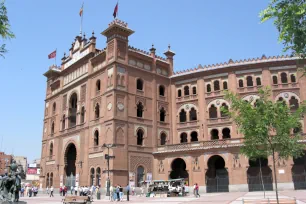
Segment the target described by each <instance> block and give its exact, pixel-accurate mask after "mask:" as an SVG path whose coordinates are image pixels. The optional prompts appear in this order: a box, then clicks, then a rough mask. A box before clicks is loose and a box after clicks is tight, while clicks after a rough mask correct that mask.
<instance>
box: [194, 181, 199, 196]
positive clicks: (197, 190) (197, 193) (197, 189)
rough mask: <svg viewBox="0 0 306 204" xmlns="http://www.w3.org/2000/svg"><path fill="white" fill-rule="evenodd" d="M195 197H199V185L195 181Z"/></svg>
mask: <svg viewBox="0 0 306 204" xmlns="http://www.w3.org/2000/svg"><path fill="white" fill-rule="evenodd" d="M195 185H196V198H197V197H200V194H199V185H198V184H197V183H196V184H195Z"/></svg>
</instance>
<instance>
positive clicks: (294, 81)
mask: <svg viewBox="0 0 306 204" xmlns="http://www.w3.org/2000/svg"><path fill="white" fill-rule="evenodd" d="M290 79H291V83H296V78H295V75H294V74H291V75H290Z"/></svg>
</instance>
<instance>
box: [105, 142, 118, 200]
mask: <svg viewBox="0 0 306 204" xmlns="http://www.w3.org/2000/svg"><path fill="white" fill-rule="evenodd" d="M102 147H104V148H107V154H105V159H106V160H107V184H106V188H107V190H106V196H110V192H109V188H110V179H109V160H110V159H114V158H115V156H110V155H109V149H110V148H112V147H116V145H115V144H105V143H104V144H103V146H102Z"/></svg>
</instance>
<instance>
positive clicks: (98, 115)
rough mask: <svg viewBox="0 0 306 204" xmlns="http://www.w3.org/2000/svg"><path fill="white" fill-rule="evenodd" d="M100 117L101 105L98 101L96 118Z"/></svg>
mask: <svg viewBox="0 0 306 204" xmlns="http://www.w3.org/2000/svg"><path fill="white" fill-rule="evenodd" d="M99 117H100V105H99V104H98V103H97V104H96V107H95V119H98V118H99Z"/></svg>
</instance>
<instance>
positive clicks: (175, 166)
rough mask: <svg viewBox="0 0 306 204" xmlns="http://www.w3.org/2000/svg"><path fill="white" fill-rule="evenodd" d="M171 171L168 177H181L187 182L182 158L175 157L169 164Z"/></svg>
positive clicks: (186, 172) (187, 175)
mask: <svg viewBox="0 0 306 204" xmlns="http://www.w3.org/2000/svg"><path fill="white" fill-rule="evenodd" d="M171 169H172V171H171V172H170V175H169V178H170V179H178V178H183V179H184V180H185V182H187V184H189V174H188V171H187V170H186V163H185V161H184V160H183V159H181V158H177V159H175V160H173V162H172V164H171Z"/></svg>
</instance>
